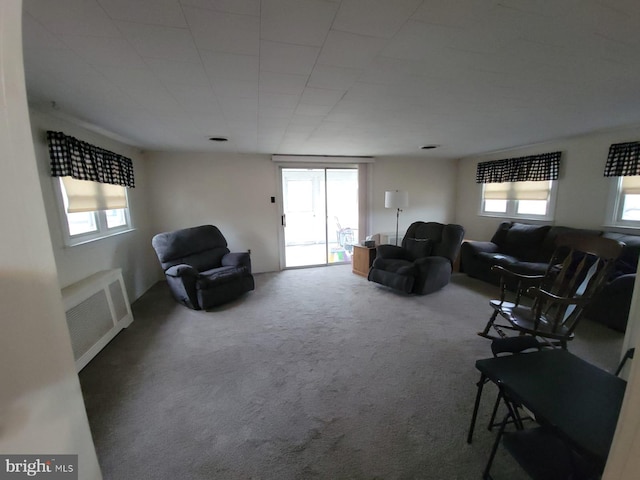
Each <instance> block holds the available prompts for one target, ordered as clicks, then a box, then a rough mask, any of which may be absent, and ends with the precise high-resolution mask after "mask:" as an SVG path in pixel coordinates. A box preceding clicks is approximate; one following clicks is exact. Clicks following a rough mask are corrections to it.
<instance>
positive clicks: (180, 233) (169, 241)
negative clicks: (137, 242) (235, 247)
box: [151, 225, 229, 272]
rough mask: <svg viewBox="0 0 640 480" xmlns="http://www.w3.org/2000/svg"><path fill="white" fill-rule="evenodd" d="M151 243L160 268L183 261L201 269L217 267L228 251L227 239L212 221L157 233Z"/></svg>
mask: <svg viewBox="0 0 640 480" xmlns="http://www.w3.org/2000/svg"><path fill="white" fill-rule="evenodd" d="M151 244H152V245H153V248H154V250H155V251H156V254H157V255H158V260H160V264H161V265H162V268H163V269H164V270H166V269H168V268H169V267H172V266H174V265H179V264H183V263H184V264H187V265H191V266H192V267H193V268H195V269H196V270H198V271H199V272H201V271H203V270H208V269H210V268H215V267H219V266H220V264H221V262H222V257H223V256H224V255H226V254H227V253H229V249H228V248H227V240H226V239H225V238H224V236H223V235H222V233H221V232H220V230H218V227H215V226H213V225H201V226H199V227H192V228H185V229H182V230H176V231H173V232H164V233H159V234H157V235H156V236H154V237H153V239H152V240H151Z"/></svg>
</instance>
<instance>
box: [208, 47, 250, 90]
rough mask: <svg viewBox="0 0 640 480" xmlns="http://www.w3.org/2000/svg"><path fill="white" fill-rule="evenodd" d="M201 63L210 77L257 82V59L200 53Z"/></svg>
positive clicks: (215, 53) (225, 54)
mask: <svg viewBox="0 0 640 480" xmlns="http://www.w3.org/2000/svg"><path fill="white" fill-rule="evenodd" d="M201 56H202V63H203V65H204V68H205V70H206V71H207V74H208V75H209V76H210V77H212V78H213V77H218V78H229V79H235V80H242V81H247V82H257V81H258V74H259V66H258V65H259V61H260V60H259V57H258V56H257V55H237V54H234V53H223V52H209V51H204V50H203V51H202V52H201Z"/></svg>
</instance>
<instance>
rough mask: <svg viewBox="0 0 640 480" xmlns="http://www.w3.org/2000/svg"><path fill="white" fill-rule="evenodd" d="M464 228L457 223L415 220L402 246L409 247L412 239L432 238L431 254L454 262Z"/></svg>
mask: <svg viewBox="0 0 640 480" xmlns="http://www.w3.org/2000/svg"><path fill="white" fill-rule="evenodd" d="M463 237H464V228H463V227H462V226H461V225H456V224H453V223H452V224H448V225H445V224H442V223H438V222H413V223H412V224H411V225H409V228H407V233H406V234H405V236H404V238H403V239H402V247H403V248H407V243H408V241H409V240H410V239H417V240H430V241H431V254H430V255H431V256H438V257H446V258H448V259H449V261H450V262H451V263H453V262H454V261H455V259H456V257H457V256H458V253H459V252H460V245H461V244H462V239H463Z"/></svg>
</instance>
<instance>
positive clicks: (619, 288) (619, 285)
mask: <svg viewBox="0 0 640 480" xmlns="http://www.w3.org/2000/svg"><path fill="white" fill-rule="evenodd" d="M635 281H636V274H635V273H627V274H626V275H620V276H619V277H616V278H614V279H613V280H611V281H610V282H609V283H608V284H607V285H606V286H605V287H604V288H603V290H602V293H601V295H602V294H604V293H605V292H606V294H607V295H613V294H615V293H618V292H629V294H631V293H632V292H633V284H634V283H635Z"/></svg>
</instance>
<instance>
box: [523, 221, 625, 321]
mask: <svg viewBox="0 0 640 480" xmlns="http://www.w3.org/2000/svg"><path fill="white" fill-rule="evenodd" d="M623 247H624V244H622V243H621V242H618V241H616V240H612V239H609V238H604V237H596V236H584V235H573V234H567V235H562V236H559V237H558V240H557V242H556V249H555V251H554V253H553V255H552V257H551V261H550V262H549V265H548V267H547V271H546V273H545V278H544V280H543V281H542V283H541V285H540V287H539V288H540V289H541V290H543V291H545V292H548V293H550V294H551V295H552V296H546V295H537V296H536V299H535V301H534V304H533V306H532V309H533V311H534V312H535V313H536V318H538V320H540V319H541V318H544V320H545V321H546V322H547V323H548V324H549V326H550V327H551V331H552V332H554V333H556V332H559V331H560V330H561V329H565V331H566V332H567V334H571V333H572V332H573V331H574V330H575V328H576V326H577V324H578V321H579V319H580V317H581V316H582V313H583V311H584V308H585V307H586V306H587V304H588V303H589V302H590V301H591V300H592V299H593V298H594V297H595V296H596V295H597V294H598V293H599V292H600V291H601V290H602V288H603V287H604V285H605V283H606V281H607V278H608V275H609V272H610V271H611V269H612V268H613V266H614V263H615V261H616V259H617V258H618V257H619V256H620V253H621V252H622V248H623ZM553 296H557V297H563V298H571V299H574V300H576V299H577V300H578V302H577V303H568V302H563V301H562V300H559V299H554V298H553Z"/></svg>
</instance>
